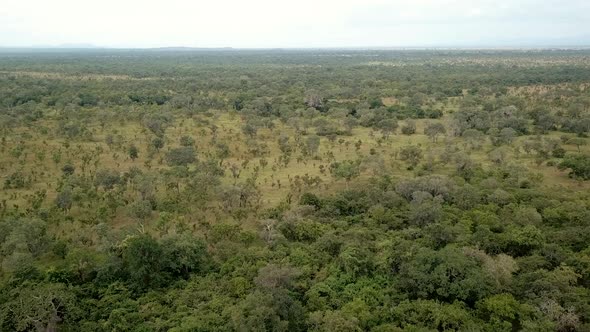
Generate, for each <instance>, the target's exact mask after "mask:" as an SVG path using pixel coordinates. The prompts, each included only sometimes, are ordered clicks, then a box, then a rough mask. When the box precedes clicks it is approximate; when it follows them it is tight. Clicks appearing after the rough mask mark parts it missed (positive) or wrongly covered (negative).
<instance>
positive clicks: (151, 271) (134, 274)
mask: <svg viewBox="0 0 590 332" xmlns="http://www.w3.org/2000/svg"><path fill="white" fill-rule="evenodd" d="M122 258H123V262H124V264H125V267H126V271H127V273H128V275H129V281H130V285H131V286H132V287H133V288H136V289H138V290H147V289H150V288H156V287H159V286H161V285H162V284H163V282H164V281H165V279H166V274H165V273H164V268H165V261H164V259H165V257H164V251H163V250H162V248H161V246H160V244H159V243H158V242H157V241H156V240H155V239H154V238H152V237H151V236H149V235H139V236H136V237H133V238H131V239H129V240H128V241H127V242H125V243H124V248H123V252H122Z"/></svg>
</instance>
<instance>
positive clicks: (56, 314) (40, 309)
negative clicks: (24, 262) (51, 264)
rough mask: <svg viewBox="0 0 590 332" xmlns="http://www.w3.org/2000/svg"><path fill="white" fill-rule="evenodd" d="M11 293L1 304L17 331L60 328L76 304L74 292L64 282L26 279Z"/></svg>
mask: <svg viewBox="0 0 590 332" xmlns="http://www.w3.org/2000/svg"><path fill="white" fill-rule="evenodd" d="M10 293H11V294H10V300H9V301H8V302H6V303H4V304H3V305H2V306H1V307H0V308H1V309H0V310H1V313H0V314H1V316H3V317H6V318H7V319H8V320H9V321H10V322H11V323H12V324H11V325H12V327H13V328H15V329H16V331H31V330H33V329H35V330H37V331H39V332H43V331H44V332H54V331H57V328H58V324H59V323H60V322H61V321H63V320H64V318H66V319H67V317H68V315H69V313H70V311H72V310H74V309H75V306H76V303H75V297H74V295H73V293H71V292H70V291H69V289H68V288H67V287H66V286H65V285H64V284H61V283H55V284H54V283H39V284H35V283H32V282H26V283H24V284H22V285H21V286H20V287H18V288H14V289H12V290H11V291H10ZM3 324H6V322H3Z"/></svg>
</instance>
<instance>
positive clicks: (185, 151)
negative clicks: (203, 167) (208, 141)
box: [166, 146, 197, 166]
mask: <svg viewBox="0 0 590 332" xmlns="http://www.w3.org/2000/svg"><path fill="white" fill-rule="evenodd" d="M196 160H197V157H196V153H195V148H194V147H192V146H183V147H180V148H175V149H172V150H170V151H169V152H168V153H167V154H166V161H167V162H168V164H169V165H171V166H187V165H188V164H192V163H194V162H195V161H196Z"/></svg>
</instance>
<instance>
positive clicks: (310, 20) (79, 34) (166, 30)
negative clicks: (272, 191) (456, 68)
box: [0, 0, 590, 47]
mask: <svg viewBox="0 0 590 332" xmlns="http://www.w3.org/2000/svg"><path fill="white" fill-rule="evenodd" d="M589 22H590V1H580V0H570V1H567V2H564V1H557V0H544V1H538V0H512V1H507V0H499V1H492V0H478V1H467V0H413V1H402V0H364V1H363V0H340V1H337V0H299V1H284V0H283V1H276V0H250V1H245V0H241V1H238V0H215V1H203V0H196V1H190V0H166V1H157V0H101V1H98V0H94V1H90V0H53V1H47V0H4V1H3V4H2V6H0V45H15V46H27V45H33V44H63V43H92V44H96V45H103V46H117V47H155V46H180V45H183V46H200V47H219V46H234V47H305V46H307V47H322V46H324V47H335V46H408V45H412V46H419V45H440V44H460V43H475V42H479V43H489V44H497V43H499V42H502V41H505V40H508V39H510V38H515V39H524V40H543V39H544V38H546V39H548V40H549V39H550V40H555V39H558V40H559V39H560V38H568V39H572V38H573V39H575V38H576V36H583V35H586V36H587V35H589V34H590V23H589Z"/></svg>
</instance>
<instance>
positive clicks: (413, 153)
mask: <svg viewBox="0 0 590 332" xmlns="http://www.w3.org/2000/svg"><path fill="white" fill-rule="evenodd" d="M399 156H400V159H401V160H404V161H407V162H409V163H410V168H414V167H416V165H418V163H419V162H420V160H421V159H422V149H420V148H419V147H418V146H415V145H408V146H405V147H403V148H401V150H400V151H399Z"/></svg>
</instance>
